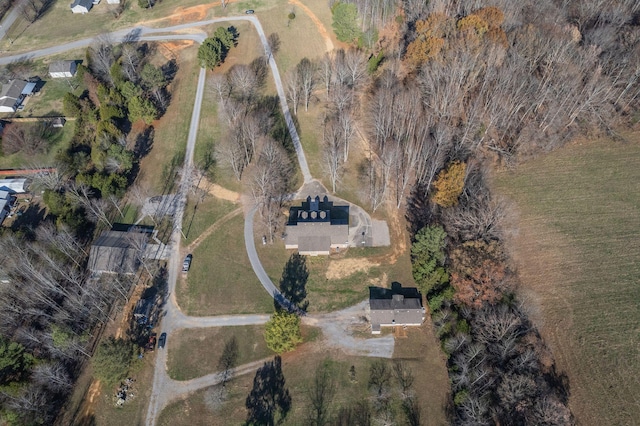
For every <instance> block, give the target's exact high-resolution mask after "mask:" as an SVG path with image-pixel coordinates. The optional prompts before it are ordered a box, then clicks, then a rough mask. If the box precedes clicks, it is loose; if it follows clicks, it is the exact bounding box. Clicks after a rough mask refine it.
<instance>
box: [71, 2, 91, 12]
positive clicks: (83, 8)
mask: <svg viewBox="0 0 640 426" xmlns="http://www.w3.org/2000/svg"><path fill="white" fill-rule="evenodd" d="M92 7H93V1H92V0H75V1H74V2H73V3H71V12H73V13H82V14H83V15H84V14H85V13H89V11H90V10H91V8H92Z"/></svg>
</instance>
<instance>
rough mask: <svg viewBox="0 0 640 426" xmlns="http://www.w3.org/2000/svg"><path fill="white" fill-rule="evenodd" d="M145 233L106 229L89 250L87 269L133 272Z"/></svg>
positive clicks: (145, 240)
mask: <svg viewBox="0 0 640 426" xmlns="http://www.w3.org/2000/svg"><path fill="white" fill-rule="evenodd" d="M146 242H147V235H146V234H144V233H141V232H122V231H106V232H103V233H102V235H100V237H99V238H98V239H97V240H96V241H95V243H93V245H92V246H91V251H90V252H89V270H91V271H92V272H112V273H121V274H135V273H136V271H137V270H138V266H139V263H140V262H139V258H140V254H141V250H142V249H144V246H145V244H146Z"/></svg>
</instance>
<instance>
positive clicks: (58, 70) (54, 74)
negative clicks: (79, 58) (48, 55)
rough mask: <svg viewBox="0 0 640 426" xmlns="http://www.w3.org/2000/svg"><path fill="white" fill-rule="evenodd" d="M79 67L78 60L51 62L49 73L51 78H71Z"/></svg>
mask: <svg viewBox="0 0 640 426" xmlns="http://www.w3.org/2000/svg"><path fill="white" fill-rule="evenodd" d="M77 69H78V64H77V63H76V61H55V62H51V63H50V64H49V75H50V76H51V78H71V77H73V76H74V75H76V71H77Z"/></svg>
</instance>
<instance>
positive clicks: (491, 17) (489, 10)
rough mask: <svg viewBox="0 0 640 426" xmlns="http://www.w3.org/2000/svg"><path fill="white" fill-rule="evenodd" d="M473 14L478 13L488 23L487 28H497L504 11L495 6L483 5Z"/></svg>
mask: <svg viewBox="0 0 640 426" xmlns="http://www.w3.org/2000/svg"><path fill="white" fill-rule="evenodd" d="M473 14H474V15H478V16H479V17H480V18H481V19H482V20H483V21H485V22H486V23H487V25H489V28H499V27H500V26H501V25H502V23H503V22H504V13H503V12H502V10H500V9H499V8H497V7H494V6H489V7H483V8H482V9H480V10H477V11H475V12H473Z"/></svg>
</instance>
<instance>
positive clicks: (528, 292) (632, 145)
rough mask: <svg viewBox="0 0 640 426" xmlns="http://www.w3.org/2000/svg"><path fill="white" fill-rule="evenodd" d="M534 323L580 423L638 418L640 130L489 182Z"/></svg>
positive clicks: (575, 146)
mask: <svg viewBox="0 0 640 426" xmlns="http://www.w3.org/2000/svg"><path fill="white" fill-rule="evenodd" d="M495 187H496V189H497V191H498V192H499V193H502V194H504V195H506V196H507V197H508V198H509V199H511V200H512V201H513V202H515V208H516V210H517V215H518V218H517V226H518V232H517V233H516V234H515V235H514V236H512V237H511V238H510V246H511V251H512V253H513V257H514V259H515V261H516V264H517V267H518V269H519V273H520V276H521V279H522V293H523V294H524V295H525V297H526V298H527V299H528V304H529V305H531V306H532V308H533V311H534V312H536V311H538V314H535V315H534V321H535V322H536V324H537V325H538V326H539V327H540V328H541V331H542V335H543V336H544V338H545V339H546V340H547V342H548V343H549V344H550V347H551V349H552V351H553V354H554V356H555V358H556V361H557V362H558V366H559V367H560V369H561V370H562V371H565V372H566V373H567V374H568V377H569V385H570V387H569V389H570V393H571V398H570V404H571V409H572V411H573V413H574V414H575V416H576V418H577V420H578V422H579V424H584V425H603V424H608V425H614V424H619V425H622V424H634V423H636V422H637V421H638V419H639V418H640V402H639V400H638V398H637V395H639V394H640V379H639V378H638V372H639V371H640V352H639V351H640V349H639V336H640V334H639V333H640V310H639V309H638V306H640V285H639V284H640V262H639V261H638V259H640V134H639V133H637V132H636V133H635V134H631V135H629V137H628V141H627V142H625V143H620V142H614V141H611V140H597V141H589V142H582V143H574V144H571V145H570V146H566V147H565V148H563V149H560V150H558V151H556V152H554V153H552V154H549V155H546V156H544V157H541V158H538V159H536V160H533V161H529V162H527V163H526V164H523V165H521V166H519V167H518V169H517V171H516V172H502V173H498V174H497V175H496V176H495Z"/></svg>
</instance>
